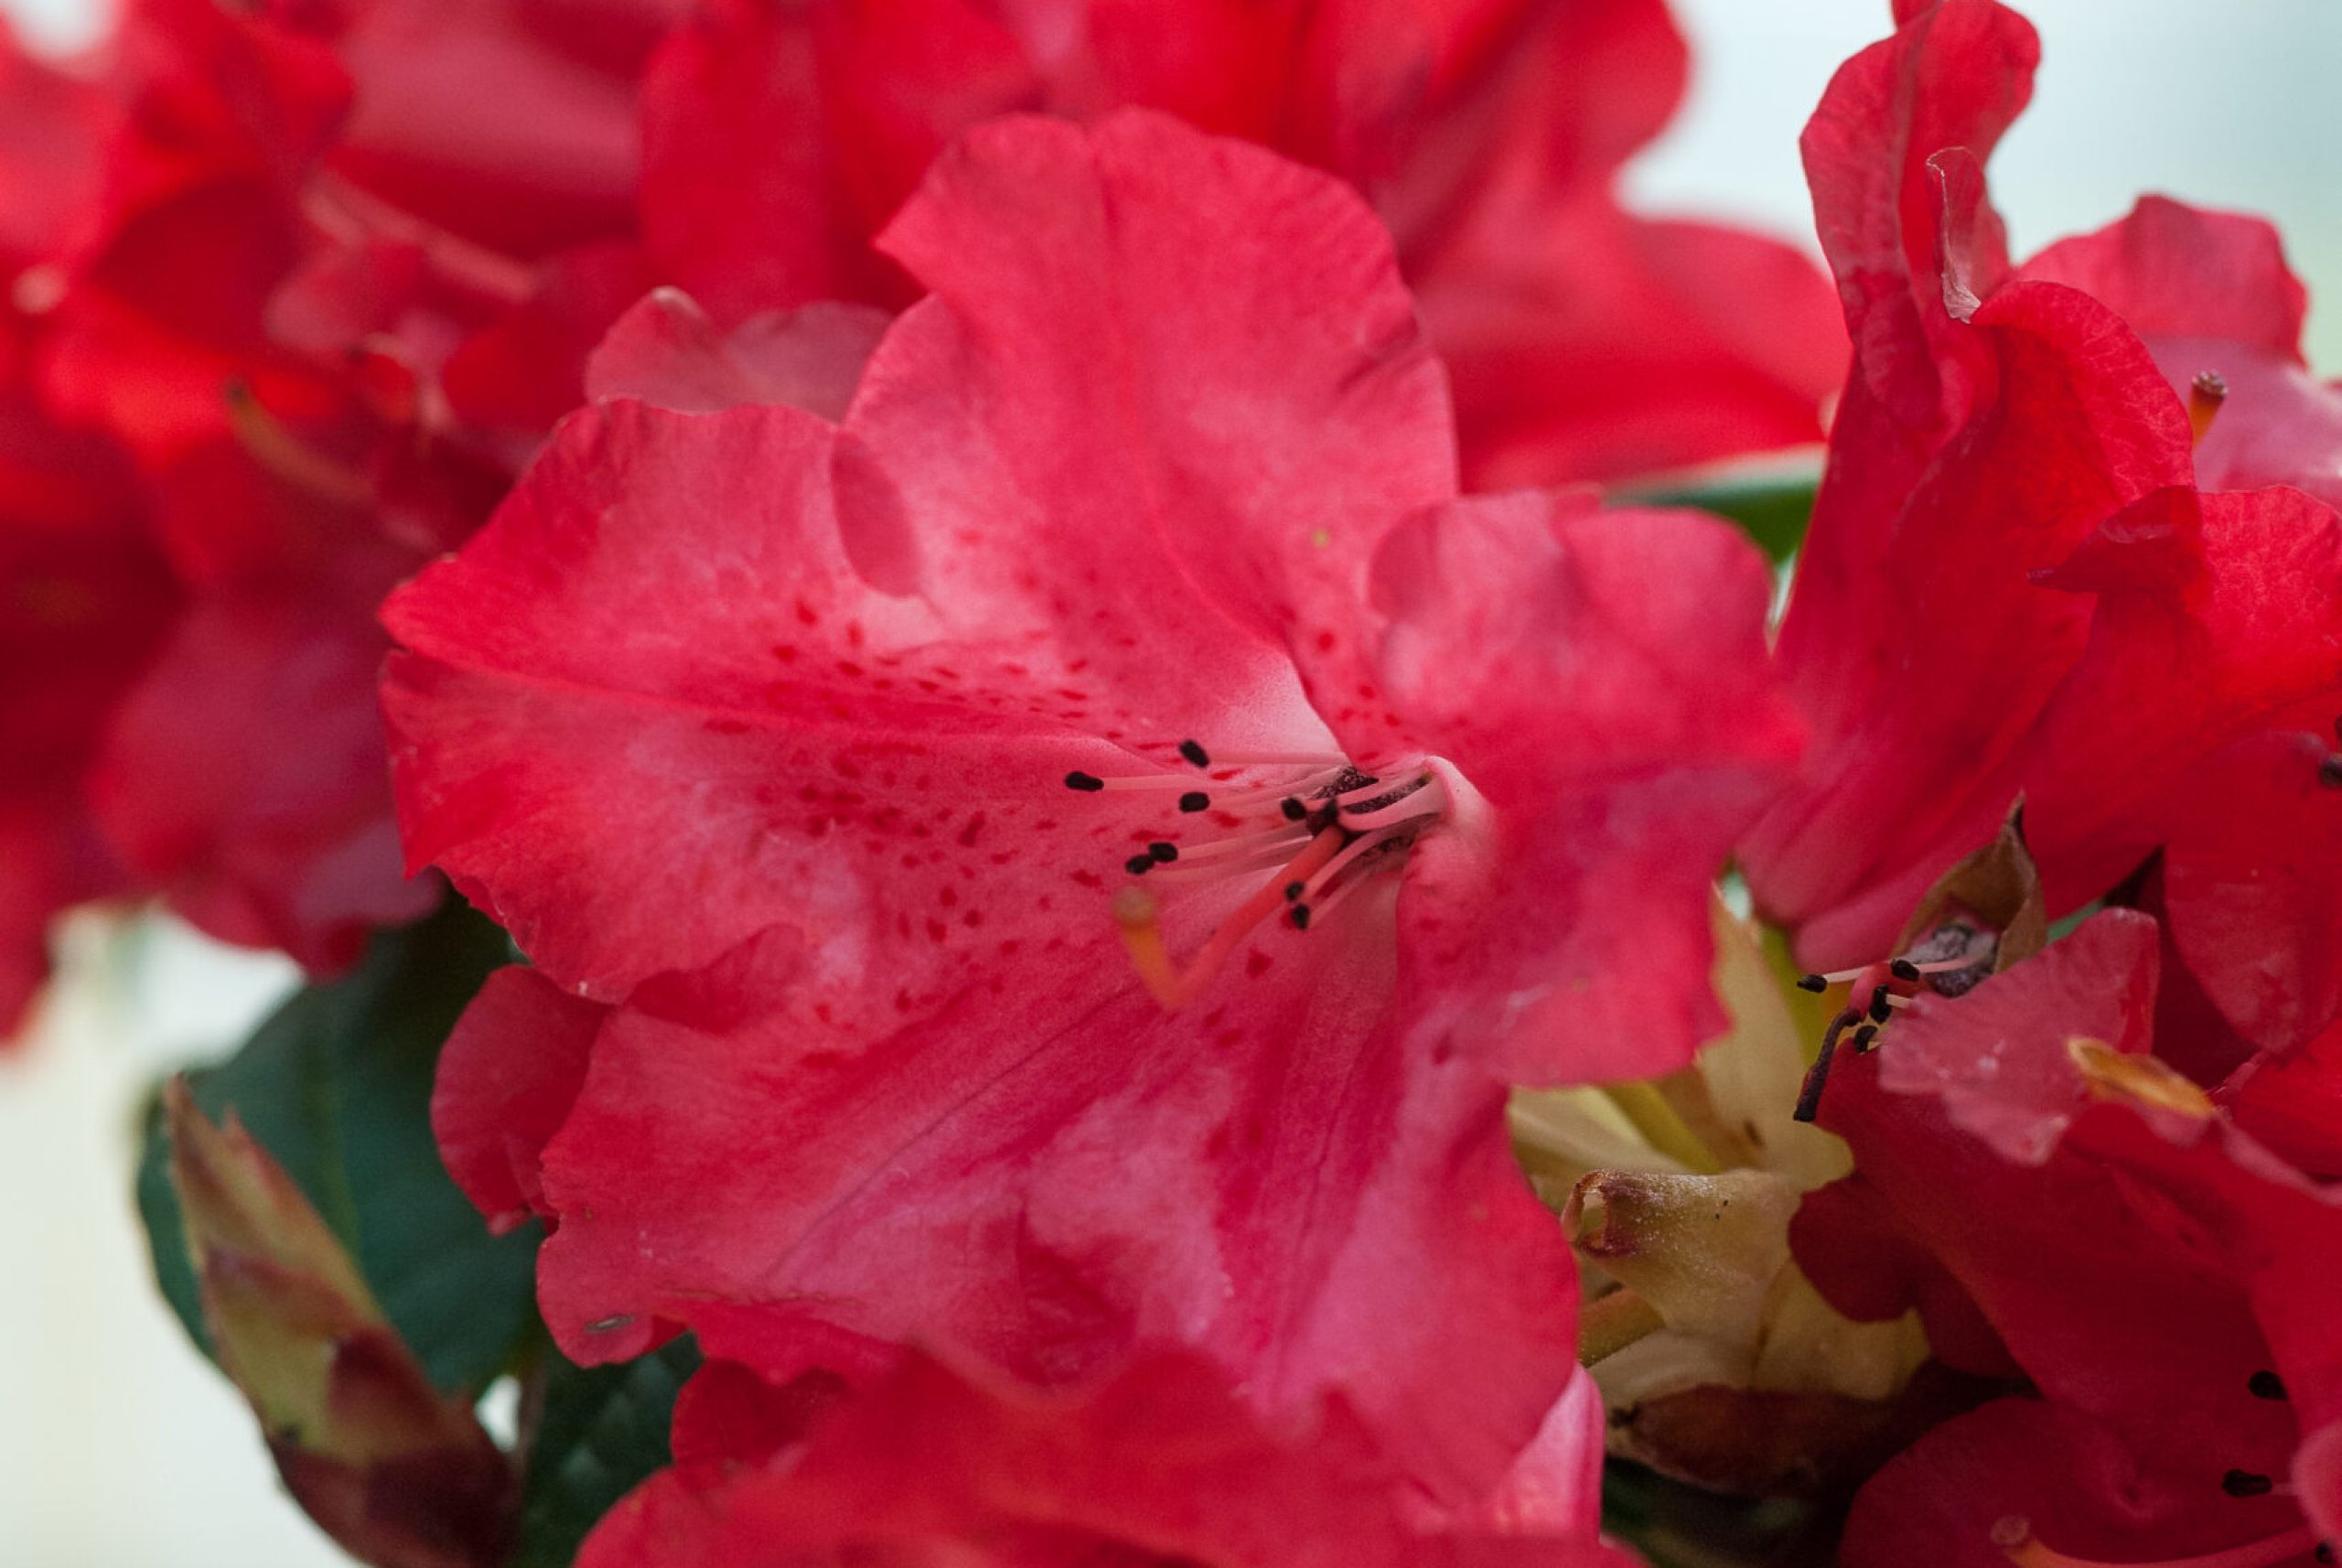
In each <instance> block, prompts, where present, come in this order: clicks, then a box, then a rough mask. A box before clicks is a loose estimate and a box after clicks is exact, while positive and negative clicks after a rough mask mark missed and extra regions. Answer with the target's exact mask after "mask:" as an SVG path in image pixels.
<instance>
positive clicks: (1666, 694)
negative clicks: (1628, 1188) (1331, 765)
mask: <svg viewBox="0 0 2342 1568" xmlns="http://www.w3.org/2000/svg"><path fill="white" fill-rule="evenodd" d="M1376 587H1377V596H1378V599H1379V600H1380V603H1381V605H1382V607H1384V608H1385V609H1386V610H1387V612H1388V613H1389V615H1390V618H1391V619H1390V627H1389V629H1388V631H1387V632H1386V633H1385V636H1384V640H1383V643H1382V648H1381V654H1380V664H1381V669H1382V671H1383V674H1384V682H1385V686H1386V689H1387V693H1388V695H1389V698H1390V701H1391V704H1392V706H1393V708H1394V709H1395V712H1396V718H1397V722H1398V727H1399V729H1400V731H1401V732H1402V733H1403V734H1404V735H1405V736H1408V737H1410V738H1411V739H1412V740H1413V742H1414V743H1415V744H1417V745H1419V746H1423V747H1424V748H1426V749H1428V750H1431V751H1434V752H1435V753H1437V754H1438V755H1439V756H1440V757H1444V758H1445V759H1447V760H1448V761H1450V762H1452V763H1453V764H1454V765H1455V766H1456V768H1458V769H1460V770H1461V771H1462V773H1463V774H1464V775H1465V776H1466V778H1468V779H1469V780H1470V783H1469V785H1468V786H1464V785H1461V784H1458V785H1457V786H1456V788H1458V789H1468V790H1469V791H1471V792H1472V793H1474V794H1475V795H1476V796H1477V800H1475V801H1473V802H1471V803H1470V804H1467V805H1466V806H1465V807H1464V808H1463V809H1462V810H1460V811H1459V813H1458V815H1459V822H1458V823H1457V825H1456V830H1455V831H1453V832H1445V833H1442V834H1439V835H1436V836H1434V838H1432V839H1431V840H1429V841H1428V842H1426V843H1424V844H1423V845H1422V846H1421V847H1419V848H1418V849H1417V851H1416V852H1415V854H1414V857H1413V859H1412V860H1411V861H1410V863H1409V866H1408V880H1407V886H1406V890H1405V893H1404V895H1403V897H1402V901H1401V907H1400V913H1401V924H1402V936H1403V941H1404V946H1403V948H1402V952H1403V961H1404V963H1405V965H1406V974H1407V986H1408V989H1409V993H1410V995H1411V998H1412V1003H1411V1005H1412V1007H1413V1008H1414V1009H1417V1010H1419V1012H1420V1015H1423V1017H1424V1018H1425V1019H1426V1021H1427V1022H1429V1023H1431V1024H1432V1026H1434V1028H1436V1029H1439V1030H1442V1031H1446V1032H1449V1033H1451V1034H1452V1035H1453V1036H1454V1037H1455V1038H1456V1040H1457V1041H1458V1042H1459V1043H1461V1045H1462V1048H1464V1049H1466V1051H1468V1052H1470V1053H1471V1054H1473V1055H1475V1056H1476V1057H1481V1058H1484V1059H1486V1060H1487V1061H1488V1065H1489V1068H1490V1070H1491V1071H1493V1072H1495V1073H1496V1074H1497V1075H1498V1076H1499V1077H1502V1078H1505V1079H1511V1080H1513V1081H1532V1082H1555V1081H1565V1080H1566V1081H1585V1080H1587V1079H1602V1078H1636V1077H1647V1076H1651V1075H1655V1074H1657V1073H1660V1072H1665V1071H1667V1070H1669V1069H1672V1068H1674V1067H1678V1066H1681V1064H1682V1063H1683V1062H1685V1061H1687V1060H1689V1059H1690V1056H1691V1053H1692V1050H1693V1049H1694V1048H1695V1047H1697V1046H1698V1044H1699V1043H1700V1042H1701V1041H1702V1040H1703V1039H1707V1038H1709V1037H1711V1036H1714V1035H1715V1034H1716V1033H1718V1032H1719V1031H1720V1029H1721V1028H1722V1026H1723V1023H1724V1017H1723V1015H1722V1013H1721V1011H1720V1010H1718V1009H1717V1008H1716V1006H1715V1004H1714V998H1713V997H1711V996H1709V995H1708V994H1707V991H1706V988H1705V987H1704V986H1702V985H1698V984H1686V983H1684V980H1685V977H1687V976H1695V975H1702V974H1705V973H1706V972H1707V971H1708V969H1709V967H1710V965H1711V964H1712V963H1713V961H1714V948H1713V942H1712V940H1711V936H1710V930H1709V916H1708V912H1707V907H1706V898H1707V889H1708V888H1709V886H1710V885H1711V884H1712V882H1713V881H1714V876H1715V875H1716V872H1717V870H1718V868H1719V867H1720V866H1721V865H1722V864H1723V861H1724V855H1725V854H1726V853H1727V851H1728V850H1729V848H1730V846H1731V844H1732V843H1733V841H1734V840H1735V837H1737V836H1738V835H1739V833H1740V832H1742V831H1743V830H1744V829H1745V828H1746V826H1747V824H1748V823H1749V822H1751V821H1753V820H1754V819H1755V817H1756V814H1757V812H1759V811H1762V810H1763V808H1764V807H1765V805H1766V804H1767V802H1768V801H1769V800H1771V799H1772V797H1773V795H1774V794H1775V792H1776V791H1777V790H1778V788H1779V786H1780V784H1781V783H1782V782H1783V781H1784V779H1786V778H1787V776H1788V774H1789V769H1790V768H1791V766H1792V765H1793V763H1794V762H1795V759H1796V757H1797V754H1798V748H1799V744H1800V743H1801V741H1802V738H1803V736H1802V726H1801V725H1799V721H1798V718H1797V715H1796V714H1795V713H1794V712H1793V711H1792V710H1791V709H1790V708H1789V705H1788V703H1786V702H1785V701H1784V700H1783V699H1782V698H1781V696H1780V695H1779V693H1778V691H1777V689H1776V688H1775V686H1774V683H1773V677H1772V673H1771V671H1770V669H1769V668H1768V666H1767V662H1766V659H1765V604H1766V599H1767V595H1768V591H1769V587H1770V574H1769V572H1768V571H1767V567H1766V564H1765V562H1764V559H1763V557H1762V556H1761V555H1759V554H1758V553H1757V552H1756V550H1755V549H1754V548H1753V547H1751V546H1750V545H1749V543H1748V542H1747V541H1746V539H1745V538H1743V537H1741V536H1740V535H1739V534H1738V533H1737V532H1735V530H1733V529H1731V528H1730V527H1728V526H1727V525H1725V524H1724V523H1723V522H1721V521H1717V520H1715V519H1713V518H1707V517H1703V516H1700V515H1698V514H1696V513H1691V512H1661V511H1618V512H1602V511H1598V510H1595V506H1594V504H1593V502H1592V500H1591V499H1588V498H1585V497H1582V496H1563V497H1554V496H1545V495H1535V494H1527V493H1523V494H1520V495H1515V496H1509V497H1503V498H1499V499H1476V500H1467V501H1460V502H1457V503H1456V504H1454V505H1452V506H1450V507H1448V508H1446V509H1445V510H1441V511H1436V512H1426V513H1423V514H1422V515H1420V516H1418V517H1417V518H1415V519H1414V520H1413V521H1411V522H1409V523H1408V524H1407V525H1405V526H1404V527H1403V528H1402V529H1401V530H1400V531H1399V532H1396V533H1394V534H1393V535H1392V536H1391V539H1390V540H1389V542H1387V543H1386V544H1385V546H1384V548H1383V551H1382V553H1381V556H1380V560H1379V561H1378V562H1377V565H1376ZM1725 715H1728V716H1725ZM1720 720H1721V722H1720ZM1337 721H1338V722H1337V724H1336V728H1337V731H1338V733H1341V734H1343V736H1344V738H1345V740H1346V741H1347V742H1348V746H1349V749H1350V750H1351V751H1352V753H1353V755H1362V756H1363V755H1372V754H1373V750H1374V747H1373V746H1372V745H1371V744H1370V741H1368V740H1367V739H1366V738H1365V737H1367V736H1371V733H1372V732H1371V730H1370V728H1367V727H1366V726H1363V725H1359V724H1355V723H1353V724H1350V725H1344V724H1342V723H1341V722H1339V715H1338V713H1337Z"/></svg>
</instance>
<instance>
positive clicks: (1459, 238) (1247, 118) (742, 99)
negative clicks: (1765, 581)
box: [643, 0, 1845, 488]
mask: <svg viewBox="0 0 2342 1568" xmlns="http://www.w3.org/2000/svg"><path fill="white" fill-rule="evenodd" d="M1684 77H1685V50H1684V47H1683V42H1682V39H1681V37H1680V36H1679V35H1678V34H1677V33H1676V31H1675V29H1674V27H1673V25H1672V23H1671V21H1670V19H1669V17H1668V15H1667V11H1666V7H1665V5H1663V4H1661V3H1660V0H1479V3H1476V4H1471V5H1438V4H1431V3H1428V0H1399V3H1396V4H1389V3H1384V0H1339V3H1337V4H1332V5H1295V4H1284V3H1280V4H1273V5H1227V4H1222V3H1219V0H1152V3H1147V4H1140V5H1128V4H1100V3H1095V0H1047V3H1046V4H1042V5H995V4H991V3H989V0H833V3H829V4H822V5H810V6H805V5H778V4H774V3H772V0H719V3H718V4H715V5H710V6H709V7H708V8H707V10H706V11H705V13H704V15H703V16H700V17H699V18H698V19H697V20H695V21H694V22H693V24H692V25H691V26H689V27H685V28H683V29H682V30H681V31H680V32H679V33H678V34H677V35H676V36H675V38H673V39H672V40H671V42H670V43H669V44H668V45H667V46H666V47H665V48H663V49H662V50H661V53H660V56H659V59H658V61H657V63H656V65H655V67H654V69H653V70H652V72H651V75H650V80H649V82H648V84H647V86H646V90H645V115H646V118H645V132H646V135H645V153H646V158H647V165H646V168H645V173H644V187H643V217H644V224H645V237H646V240H647V242H648V243H649V244H650V247H651V250H652V252H653V254H654V255H655V256H656V258H657V260H658V263H659V265H660V270H661V274H663V275H664V276H665V277H666V278H668V279H669V280H671V281H672V282H674V283H676V284H679V285H682V287H684V288H685V289H687V290H688V291H689V292H691V293H692V294H693V295H694V296H696V297H697V298H698V299H700V300H701V301H702V302H703V303H704V304H705V305H706V306H708V307H709V308H710V309H711V310H712V311H713V312H714V314H715V316H716V317H717V318H718V319H719V320H723V321H725V322H727V323H728V322H730V321H733V320H736V319H737V318H738V317H742V316H744V315H747V314H748V313H750V312H753V311H760V310H768V309H774V308H779V307H785V306H796V305H800V304H803V303H806V302H809V301H814V300H822V299H852V300H868V301H876V302H878V303H882V304H899V303H902V302H904V301H907V300H908V299H909V298H910V297H911V296H912V295H913V293H914V292H915V291H914V289H913V288H912V286H911V285H910V284H909V283H908V280H906V279H905V278H904V276H903V274H902V273H901V272H900V271H899V270H898V269H897V268H896V267H895V266H893V265H892V264H890V263H888V262H887V261H886V259H885V258H884V257H883V256H882V255H880V254H879V253H878V252H875V251H874V250H873V249H872V248H871V244H870V240H871V236H872V235H873V234H875V233H876V231H878V229H879V228H880V226H881V225H883V224H884V223H885V222H886V220H887V218H888V217H889V216H890V215H891V214H892V213H893V212H894V210H895V209H896V208H897V205H898V204H899V203H900V202H901V201H902V199H903V198H904V197H905V196H907V195H908V194H909V192H910V190H911V188H913V186H914V185H915V184H916V183H917V181H918V180H919V177H920V175H921V173H922V172H923V171H924V170H925V169H926V167H927V166H928V163H929V160H930V159H931V158H933V157H934V156H935V155H936V154H937V153H938V152H939V151H940V150H941V148H942V147H943V146H944V145H946V144H947V143H948V142H950V141H951V138H952V137H954V136H955V135H957V134H960V133H961V132H962V131H963V130H965V129H966V128H967V127H969V126H970V125H972V124H976V123H978V122H979V121H981V120H983V119H984V118H985V117H987V116H989V115H993V114H998V113H1005V112H1008V111H1012V110H1045V111H1047V112H1049V113H1058V114H1065V115H1069V116H1072V117H1074V118H1077V119H1090V118H1094V117H1095V116H1097V115H1099V114H1101V113H1107V112H1109V111H1111V110H1112V109H1115V108H1117V107H1120V106H1124V105H1140V106H1144V107H1149V108H1155V109H1160V110H1164V111H1166V112H1168V113H1175V114H1177V115H1179V116H1181V117H1182V118H1184V119H1186V120H1187V121H1188V122H1190V123H1191V124H1196V125H1198V126H1200V127H1202V128H1203V129H1206V130H1209V131H1215V132H1219V133H1221V134H1230V135H1237V136H1243V137H1247V138H1250V139H1252V140H1255V141H1260V142H1263V143H1265V144H1267V145H1270V146H1272V147H1274V148H1276V149H1277V150H1278V151H1280V152H1283V153H1285V154H1287V155H1288V156H1294V157H1298V158H1301V159H1303V160H1305V161H1306V162H1309V163H1313V164H1316V165H1317V166H1321V167H1323V168H1326V169H1328V170H1330V171H1332V172H1333V173H1335V174H1338V175H1339V176H1341V177H1343V178H1345V179H1347V180H1348V181H1349V182H1350V183H1352V184H1353V185H1355V186H1357V187H1358V188H1359V189H1361V190H1362V191H1364V192H1365V193H1366V195H1367V196H1368V198H1369V199H1370V200H1372V201H1373V203H1374V204H1375V207H1376V209H1378V210H1379V211H1380V213H1381V214H1382V216H1383V218H1384V220H1386V221H1387V222H1388V223H1389V224H1390V225H1391V229H1392V231H1393V232H1394V235H1395V237H1396V240H1397V243H1398V247H1399V252H1400V261H1401V264H1402V268H1403V269H1404V271H1405V273H1406V275H1407V277H1408V280H1409V282H1410V283H1412V284H1413V285H1414V287H1415V289H1416V291H1417V293H1418V295H1419V297H1420V299H1421V300H1422V304H1423V312H1424V315H1425V317H1426V319H1427V320H1428V322H1429V323H1430V326H1431V330H1432V338H1433V342H1434V344H1435V345H1436V346H1437V347H1438V349H1440V351H1441V353H1442V355H1443V356H1444V357H1445V359H1446V360H1447V361H1448V364H1449V367H1450V370H1451V371H1452V373H1453V374H1454V377H1455V380H1456V406H1457V413H1458V416H1459V420H1460V423H1461V426H1462V435H1463V441H1464V454H1465V471H1466V478H1467V479H1469V480H1470V481H1471V483H1472V484H1473V485H1474V487H1475V488H1481V487H1485V486H1489V485H1498V484H1519V483H1551V482H1554V481H1556V480H1561V479H1566V478H1616V477H1620V476H1628V475H1636V474H1647V473H1650V472H1653V471H1656V470H1659V469H1662V468H1668V467H1677V466H1681V465H1685V464H1692V463H1697V462H1703V461H1706V460H1709V459H1714V458H1719V457H1726V456H1735V455H1737V454H1740V453H1744V452H1750V451H1761V450H1765V449H1768V448H1774V447H1781V446H1795V445H1798V444H1799V443H1803V442H1810V441H1812V440H1815V439H1818V437H1819V435H1820V420H1819V411H1820V409H1821V402H1822V399H1823V397H1824V396H1825V395H1826V394H1827V393H1828V392H1829V390H1830V389H1831V387H1832V385H1833V384H1834V383H1835V381H1836V380H1837V378H1838V376H1839V374H1840V372H1841V371H1842V369H1843V367H1844V348H1845V345H1844V339H1843V338H1842V335H1841V334H1840V332H1839V330H1838V327H1837V323H1836V319H1835V317H1834V314H1833V312H1832V308H1831V305H1830V298H1829V291H1828V289H1827V288H1826V286H1824V285H1823V283H1822V281H1821V278H1820V277H1819V276H1818V275H1817V274H1815V272H1814V269H1813V268H1812V266H1811V265H1810V263H1808V262H1807V261H1806V260H1805V259H1804V258H1803V257H1802V256H1800V255H1799V254H1798V253H1797V252H1795V251H1794V250H1792V249H1790V248H1789V247H1788V246H1786V245H1782V244H1779V243H1778V242H1772V241H1767V240H1763V239H1760V238H1758V237H1756V236H1755V235H1753V234H1748V233H1745V232H1741V231H1735V230H1730V229H1724V228H1718V227H1714V226H1711V225H1705V224H1698V223H1688V222H1652V221H1647V220H1640V219H1636V218H1632V217H1629V216H1628V215H1627V214H1626V213H1625V212H1623V211H1622V210H1621V209H1619V207H1618V205H1617V199H1616V197H1615V195H1614V193H1613V190H1612V186H1613V183H1614V180H1615V177H1616V175H1617V169H1618V166H1619V165H1620V164H1621V163H1622V162H1623V161H1624V160H1625V159H1626V158H1627V156H1628V155H1629V154H1630V153H1632V152H1633V151H1634V150H1635V149H1636V148H1637V147H1638V146H1640V145H1642V144H1643V143H1645V142H1647V141H1648V140H1649V139H1650V137H1651V136H1653V135H1654V134H1657V133H1658V131H1659V129H1660V126H1661V125H1662V124H1665V122H1666V120H1667V119H1668V117H1669V115H1670V114H1671V113H1672V112H1673V110H1674V107H1675V105H1676V103H1677V102H1678V100H1679V99H1680V98H1681V94H1682V91H1683V85H1684Z"/></svg>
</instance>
